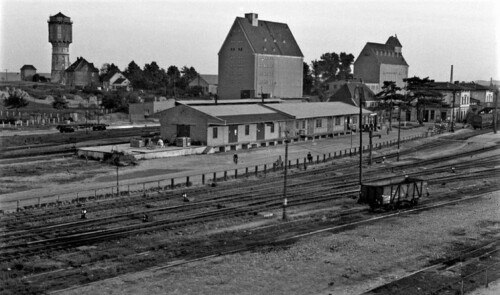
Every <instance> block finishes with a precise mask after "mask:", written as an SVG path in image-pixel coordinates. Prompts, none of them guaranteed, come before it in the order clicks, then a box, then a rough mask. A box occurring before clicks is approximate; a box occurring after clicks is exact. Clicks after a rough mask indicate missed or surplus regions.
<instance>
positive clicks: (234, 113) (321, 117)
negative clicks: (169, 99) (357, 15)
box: [159, 102, 372, 152]
mask: <svg viewBox="0 0 500 295" xmlns="http://www.w3.org/2000/svg"><path fill="white" fill-rule="evenodd" d="M363 114H364V116H363V122H366V123H372V122H370V121H369V120H371V119H372V117H371V116H370V114H371V112H370V111H368V110H363ZM159 116H160V125H161V127H160V132H161V137H162V138H163V139H166V140H167V141H168V142H174V141H175V140H176V139H177V138H179V137H189V138H191V141H192V142H193V143H196V144H201V145H207V146H210V147H212V148H214V149H215V150H216V151H220V152H224V151H228V150H239V149H249V148H254V147H262V146H268V145H276V144H280V143H283V141H284V140H285V139H286V138H289V139H291V140H292V141H299V140H311V139H319V138H327V137H334V136H338V135H343V134H347V133H348V132H349V131H348V130H349V124H356V123H357V122H358V118H359V108H357V107H354V106H350V105H348V104H345V103H340V102H333V103H332V102H322V103H270V104H255V103H253V104H221V105H184V104H179V105H177V106H176V107H173V108H170V109H168V110H165V111H162V112H160V113H159Z"/></svg>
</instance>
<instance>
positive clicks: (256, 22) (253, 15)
mask: <svg viewBox="0 0 500 295" xmlns="http://www.w3.org/2000/svg"><path fill="white" fill-rule="evenodd" d="M245 18H246V19H248V20H249V21H250V23H251V24H252V26H254V27H257V26H258V25H259V15H258V14H257V13H245Z"/></svg>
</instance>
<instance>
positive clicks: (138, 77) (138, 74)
mask: <svg viewBox="0 0 500 295" xmlns="http://www.w3.org/2000/svg"><path fill="white" fill-rule="evenodd" d="M123 75H125V77H127V79H129V80H130V83H132V87H134V88H135V89H145V87H144V86H145V79H144V75H143V72H142V70H141V68H140V67H139V66H138V65H137V64H136V63H135V62H134V61H131V62H130V63H129V64H128V66H127V68H126V69H125V71H123Z"/></svg>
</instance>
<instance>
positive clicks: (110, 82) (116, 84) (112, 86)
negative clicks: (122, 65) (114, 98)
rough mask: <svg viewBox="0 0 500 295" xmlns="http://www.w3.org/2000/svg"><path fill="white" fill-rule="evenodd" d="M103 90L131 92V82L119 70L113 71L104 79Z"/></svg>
mask: <svg viewBox="0 0 500 295" xmlns="http://www.w3.org/2000/svg"><path fill="white" fill-rule="evenodd" d="M102 88H103V90H106V91H116V90H120V89H122V90H125V91H130V90H131V85H130V80H129V79H127V77H125V76H124V75H123V74H122V73H121V72H120V71H119V70H117V69H113V70H111V71H109V72H108V73H107V74H106V75H105V76H104V77H103V78H102Z"/></svg>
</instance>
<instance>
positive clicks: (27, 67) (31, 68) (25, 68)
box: [21, 65, 36, 71]
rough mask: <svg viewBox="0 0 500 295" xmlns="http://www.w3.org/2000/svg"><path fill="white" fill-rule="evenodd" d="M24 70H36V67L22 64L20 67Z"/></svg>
mask: <svg viewBox="0 0 500 295" xmlns="http://www.w3.org/2000/svg"><path fill="white" fill-rule="evenodd" d="M26 70H33V71H36V68H35V67H34V66H33V65H24V66H23V67H22V68H21V71H26Z"/></svg>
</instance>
